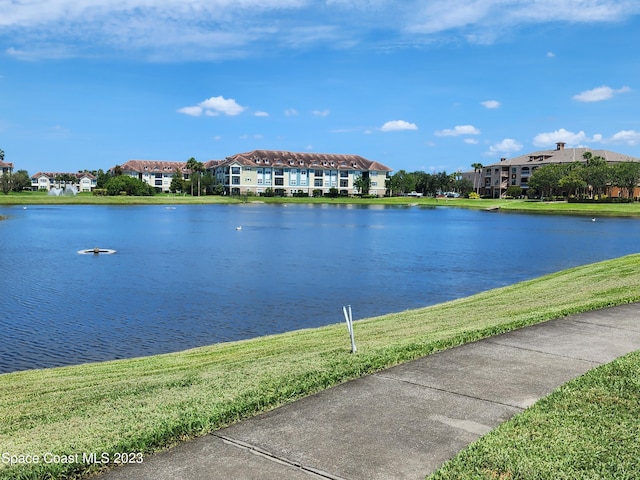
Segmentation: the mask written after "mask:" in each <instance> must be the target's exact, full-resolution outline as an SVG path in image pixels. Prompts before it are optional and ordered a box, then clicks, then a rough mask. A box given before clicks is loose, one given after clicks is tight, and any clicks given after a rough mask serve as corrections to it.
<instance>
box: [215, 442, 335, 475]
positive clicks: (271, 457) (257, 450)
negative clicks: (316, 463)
mask: <svg viewBox="0 0 640 480" xmlns="http://www.w3.org/2000/svg"><path fill="white" fill-rule="evenodd" d="M211 435H212V436H214V437H216V438H219V439H220V440H222V441H223V442H224V443H225V444H227V445H231V446H233V447H236V448H240V449H242V450H247V451H249V452H250V453H252V454H254V455H258V456H260V457H263V458H265V459H267V460H270V461H272V462H276V463H279V464H281V465H287V466H290V467H295V468H297V469H299V470H302V471H304V472H306V473H309V474H311V475H315V476H317V477H319V478H326V479H329V480H348V479H346V478H343V477H337V476H335V475H332V474H330V473H328V472H325V471H322V470H319V469H316V468H313V467H308V466H306V465H303V464H301V463H300V462H295V461H293V460H289V459H288V458H284V457H279V456H278V455H275V454H274V453H271V452H269V451H267V450H265V449H263V448H260V447H258V446H256V445H252V444H250V443H246V442H243V441H241V440H236V439H234V438H231V437H226V436H224V435H220V434H217V433H211Z"/></svg>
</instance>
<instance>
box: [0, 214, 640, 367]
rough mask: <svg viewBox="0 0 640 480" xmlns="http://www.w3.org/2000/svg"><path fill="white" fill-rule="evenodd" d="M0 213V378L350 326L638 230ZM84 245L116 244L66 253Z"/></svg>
mask: <svg viewBox="0 0 640 480" xmlns="http://www.w3.org/2000/svg"><path fill="white" fill-rule="evenodd" d="M0 215H4V216H7V217H8V219H7V220H4V221H0V272H1V279H2V280H1V281H2V289H1V290H0V307H1V310H0V332H1V339H0V342H1V343H0V373H3V372H10V371H16V370H24V369H31V368H43V367H52V366H59V365H69V364H75V363H82V362H88V361H100V360H108V359H115V358H127V357H134V356H141V355H150V354H156V353H162V352H170V351H177V350H182V349H186V348H191V347H195V346H200V345H206V344H211V343H216V342H222V341H229V340H237V339H243V338H249V337H255V336H259V335H264V334H271V333H278V332H283V331H289V330H295V329H300V328H307V327H316V326H321V325H326V324H331V323H338V322H342V321H343V317H342V306H343V305H348V304H350V305H352V308H353V314H354V319H358V318H364V317H369V316H374V315H380V314H384V313H389V312H395V311H401V310H405V309H409V308H415V307H420V306H424V305H429V304H434V303H438V302H442V301H445V300H449V299H453V298H458V297H463V296H466V295H470V294H473V293H476V292H478V291H481V290H486V289H489V288H493V287H497V286H502V285H507V284H511V283H514V282H517V281H520V280H524V279H528V278H532V277H536V276H539V275H542V274H545V273H550V272H554V271H558V270H561V269H564V268H568V267H571V266H576V265H580V264H585V263H591V262H594V261H598V260H603V259H608V258H614V257H618V256H621V255H625V254H629V253H635V252H637V250H638V239H640V221H638V220H634V219H612V218H605V219H600V218H598V219H596V221H595V222H594V221H591V218H584V217H567V216H541V215H519V214H501V213H488V212H478V211H470V210H461V209H454V208H429V209H426V208H417V207H411V208H397V207H396V208H391V207H387V208H385V207H355V206H333V205H325V206H317V205H313V206H309V205H283V206H272V205H263V204H245V205H234V206H229V205H199V206H176V207H165V206H141V207H132V206H127V207H118V206H60V207H53V206H42V207H38V206H29V207H27V208H26V209H24V208H23V207H13V208H6V207H5V208H0ZM237 227H241V229H237ZM94 247H100V248H113V249H116V250H117V253H116V254H114V255H79V254H78V253H77V251H78V250H81V249H87V248H94ZM345 328H346V327H345Z"/></svg>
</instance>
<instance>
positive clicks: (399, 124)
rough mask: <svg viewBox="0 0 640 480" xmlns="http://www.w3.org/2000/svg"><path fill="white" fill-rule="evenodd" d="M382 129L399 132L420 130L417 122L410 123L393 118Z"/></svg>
mask: <svg viewBox="0 0 640 480" xmlns="http://www.w3.org/2000/svg"><path fill="white" fill-rule="evenodd" d="M380 130H382V131H383V132H397V131H400V130H418V126H417V125H416V124H415V123H409V122H406V121H405V120H391V121H389V122H386V123H385V124H384V125H382V127H380Z"/></svg>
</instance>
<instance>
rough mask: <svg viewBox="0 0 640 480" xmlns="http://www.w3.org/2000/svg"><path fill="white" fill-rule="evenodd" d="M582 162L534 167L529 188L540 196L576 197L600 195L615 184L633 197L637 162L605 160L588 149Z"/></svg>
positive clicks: (639, 178)
mask: <svg viewBox="0 0 640 480" xmlns="http://www.w3.org/2000/svg"><path fill="white" fill-rule="evenodd" d="M583 157H584V159H585V160H586V161H585V162H573V163H569V164H549V165H544V166H542V167H539V168H537V169H536V170H535V171H534V172H533V173H532V174H531V177H530V178H529V188H530V189H533V190H535V192H531V193H536V194H538V195H539V196H540V197H542V198H544V197H553V196H560V195H562V196H565V197H568V198H572V199H577V200H585V199H603V198H605V197H608V196H610V192H611V189H612V188H614V187H617V188H619V189H620V190H621V191H622V194H623V197H624V198H627V199H629V200H632V199H633V198H634V190H635V188H636V187H637V186H638V183H639V182H640V162H631V161H629V162H619V163H607V161H606V160H605V159H604V158H602V157H600V156H594V155H593V154H592V153H591V152H585V153H584V154H583Z"/></svg>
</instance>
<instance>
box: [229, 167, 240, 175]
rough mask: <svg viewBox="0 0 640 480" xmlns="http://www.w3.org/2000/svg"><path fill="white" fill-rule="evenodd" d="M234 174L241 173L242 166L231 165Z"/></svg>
mask: <svg viewBox="0 0 640 480" xmlns="http://www.w3.org/2000/svg"><path fill="white" fill-rule="evenodd" d="M231 174H232V175H240V167H231Z"/></svg>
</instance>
